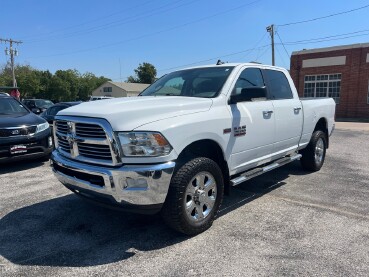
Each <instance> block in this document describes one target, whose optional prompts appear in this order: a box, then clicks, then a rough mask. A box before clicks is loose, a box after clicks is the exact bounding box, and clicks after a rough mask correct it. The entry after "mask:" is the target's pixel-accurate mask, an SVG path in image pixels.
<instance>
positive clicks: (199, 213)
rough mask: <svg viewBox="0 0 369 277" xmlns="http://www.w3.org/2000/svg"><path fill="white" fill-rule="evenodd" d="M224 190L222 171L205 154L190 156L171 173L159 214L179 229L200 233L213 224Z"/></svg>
mask: <svg viewBox="0 0 369 277" xmlns="http://www.w3.org/2000/svg"><path fill="white" fill-rule="evenodd" d="M223 191H224V184H223V175H222V171H221V169H220V168H219V166H218V165H217V163H215V162H214V161H213V160H210V159H208V158H204V157H200V158H195V159H192V160H190V161H188V162H187V163H185V164H184V165H182V166H181V167H180V168H179V169H178V171H177V172H176V173H175V175H174V176H173V178H172V181H171V184H170V187H169V191H168V195H167V199H166V201H165V203H164V206H163V209H162V217H163V219H164V221H165V222H166V223H167V224H168V225H169V226H170V227H172V228H173V229H175V230H177V231H179V232H181V233H184V234H186V235H196V234H199V233H201V232H203V231H205V230H207V229H208V228H210V226H211V225H212V223H213V221H214V218H215V217H216V215H217V212H218V210H219V206H220V204H221V202H222V199H223Z"/></svg>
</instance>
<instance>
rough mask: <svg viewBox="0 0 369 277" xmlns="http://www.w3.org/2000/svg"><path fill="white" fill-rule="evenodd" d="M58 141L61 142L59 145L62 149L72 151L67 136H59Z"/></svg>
mask: <svg viewBox="0 0 369 277" xmlns="http://www.w3.org/2000/svg"><path fill="white" fill-rule="evenodd" d="M58 143H59V147H60V148H61V150H63V151H65V152H70V146H69V142H68V141H67V140H66V139H65V138H63V137H58Z"/></svg>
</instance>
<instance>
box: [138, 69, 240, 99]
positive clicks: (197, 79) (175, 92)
mask: <svg viewBox="0 0 369 277" xmlns="http://www.w3.org/2000/svg"><path fill="white" fill-rule="evenodd" d="M233 68H234V67H233V66H219V67H206V68H195V69H187V70H181V71H176V72H172V73H169V74H168V75H165V76H163V77H162V78H160V79H159V80H157V81H156V82H155V83H153V84H152V85H151V86H149V87H148V88H147V89H145V90H144V91H143V92H142V93H141V94H140V95H139V96H188V97H203V98H212V97H216V96H218V94H219V92H220V90H221V89H222V87H223V85H224V83H225V81H226V80H227V78H228V76H229V74H230V73H231V71H232V69H233Z"/></svg>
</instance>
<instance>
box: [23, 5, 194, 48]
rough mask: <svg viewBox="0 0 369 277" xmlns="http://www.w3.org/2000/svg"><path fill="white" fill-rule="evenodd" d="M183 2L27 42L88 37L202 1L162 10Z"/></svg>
mask: <svg viewBox="0 0 369 277" xmlns="http://www.w3.org/2000/svg"><path fill="white" fill-rule="evenodd" d="M182 1H183V0H177V1H174V2H171V3H170V4H167V5H163V6H160V7H158V8H156V9H153V10H151V11H148V12H149V13H148V14H145V13H142V14H139V15H135V16H131V17H128V18H124V19H120V20H116V21H113V22H109V23H105V24H102V25H99V26H94V27H90V28H88V29H83V30H78V31H74V32H70V33H66V34H60V35H58V36H57V37H51V38H43V39H35V40H30V41H26V42H27V43H40V42H45V41H50V40H57V39H66V38H70V37H74V36H81V35H87V34H90V33H93V32H97V31H102V30H106V29H108V28H112V27H117V26H121V25H124V24H128V23H132V22H136V21H138V20H142V19H144V18H148V17H151V16H154V15H158V14H162V13H165V12H168V11H171V10H174V9H177V8H180V7H183V6H186V5H190V4H192V3H194V2H197V1H200V0H192V1H189V2H185V3H182V4H180V5H177V6H174V7H171V8H167V9H164V10H160V9H162V8H165V7H167V6H170V5H173V4H176V3H178V2H182ZM157 10H159V11H157ZM153 11H154V12H153ZM155 11H156V12H155ZM146 13H147V12H146Z"/></svg>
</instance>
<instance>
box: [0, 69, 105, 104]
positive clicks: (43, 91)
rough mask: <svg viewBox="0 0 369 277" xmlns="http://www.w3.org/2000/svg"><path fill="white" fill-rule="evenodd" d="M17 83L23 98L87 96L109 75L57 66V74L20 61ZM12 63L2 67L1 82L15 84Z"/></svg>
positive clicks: (56, 98)
mask: <svg viewBox="0 0 369 277" xmlns="http://www.w3.org/2000/svg"><path fill="white" fill-rule="evenodd" d="M15 76H16V79H17V84H18V87H19V90H20V92H21V97H22V98H45V99H51V100H54V101H57V102H58V101H75V100H88V98H89V96H90V95H91V92H92V91H93V90H94V89H96V88H97V87H99V86H100V85H102V84H103V83H105V82H106V81H109V80H110V79H108V78H106V77H104V76H100V77H97V76H95V75H94V74H93V73H90V72H87V73H84V74H81V73H80V72H78V71H77V70H76V69H68V70H57V71H56V72H55V74H52V73H51V72H50V71H48V70H46V71H42V70H38V69H35V68H32V67H31V66H30V65H17V66H16V68H15ZM12 85H13V81H12V72H11V69H10V65H9V64H6V65H4V66H3V67H2V68H0V86H12Z"/></svg>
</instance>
